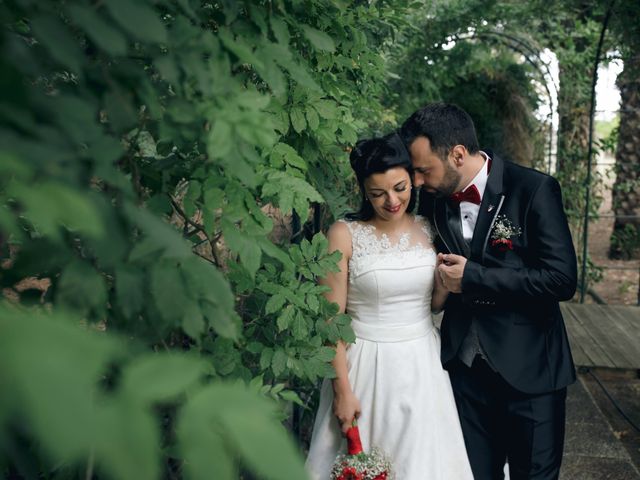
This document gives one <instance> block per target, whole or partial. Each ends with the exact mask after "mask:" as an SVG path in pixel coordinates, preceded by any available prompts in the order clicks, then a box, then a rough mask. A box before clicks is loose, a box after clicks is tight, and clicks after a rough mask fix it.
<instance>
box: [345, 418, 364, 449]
mask: <svg viewBox="0 0 640 480" xmlns="http://www.w3.org/2000/svg"><path fill="white" fill-rule="evenodd" d="M362 451H363V449H362V441H361V440H360V430H358V424H357V422H356V421H355V420H354V421H353V423H352V424H351V427H349V430H347V452H348V453H349V455H358V454H359V453H362Z"/></svg>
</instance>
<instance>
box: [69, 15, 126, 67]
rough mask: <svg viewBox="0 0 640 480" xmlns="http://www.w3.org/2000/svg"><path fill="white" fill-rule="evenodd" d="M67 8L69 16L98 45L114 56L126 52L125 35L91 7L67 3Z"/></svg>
mask: <svg viewBox="0 0 640 480" xmlns="http://www.w3.org/2000/svg"><path fill="white" fill-rule="evenodd" d="M67 8H68V10H69V14H70V15H71V18H72V19H73V20H74V21H75V22H76V23H77V24H78V26H79V27H80V28H82V29H83V30H84V31H85V32H86V33H87V35H88V36H89V38H91V40H93V41H94V42H95V44H96V45H98V47H100V48H101V49H102V50H104V51H105V52H107V53H110V54H112V55H116V56H120V55H124V54H126V53H127V40H126V39H125V37H124V36H123V35H122V34H121V33H120V32H119V31H118V30H117V29H115V28H113V26H111V25H110V24H109V23H108V22H107V21H105V20H104V19H103V18H102V17H100V16H99V15H97V14H96V12H95V10H94V9H93V8H89V7H85V6H81V5H69V6H68V7H67Z"/></svg>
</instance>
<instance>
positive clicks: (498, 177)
mask: <svg viewBox="0 0 640 480" xmlns="http://www.w3.org/2000/svg"><path fill="white" fill-rule="evenodd" d="M503 173H504V163H503V162H502V160H501V159H500V158H498V157H493V158H492V160H491V171H490V172H489V177H488V178H487V185H486V187H485V190H484V195H483V196H482V203H481V204H480V211H479V212H478V220H477V221H476V226H475V228H474V230H473V237H472V238H471V258H473V259H478V260H479V261H480V262H481V263H482V262H483V261H484V252H485V250H486V248H487V242H488V241H489V234H490V232H491V228H492V227H493V224H494V223H495V220H496V217H497V216H498V213H499V212H500V210H501V208H502V203H503V202H504V198H505V196H504V194H503V193H502V192H503V184H502V182H503Z"/></svg>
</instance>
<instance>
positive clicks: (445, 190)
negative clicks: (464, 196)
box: [423, 161, 462, 198]
mask: <svg viewBox="0 0 640 480" xmlns="http://www.w3.org/2000/svg"><path fill="white" fill-rule="evenodd" d="M444 166H445V170H444V176H443V177H442V181H441V182H440V184H439V185H438V186H436V187H434V188H432V189H429V190H431V192H430V193H431V194H432V195H434V196H435V197H436V198H446V197H450V196H451V195H453V194H454V193H456V192H457V191H458V189H459V187H458V186H459V185H460V179H461V178H462V174H461V173H460V172H458V171H457V170H456V169H455V168H453V167H452V166H451V164H450V163H449V162H446V161H445V162H444ZM423 188H424V186H423ZM460 188H462V187H460ZM425 190H427V189H425ZM429 190H427V191H429Z"/></svg>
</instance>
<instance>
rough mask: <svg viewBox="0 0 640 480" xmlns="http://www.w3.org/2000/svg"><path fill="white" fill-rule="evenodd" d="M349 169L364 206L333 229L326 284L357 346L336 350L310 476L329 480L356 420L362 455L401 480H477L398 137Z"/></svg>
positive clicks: (370, 148) (439, 295)
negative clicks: (376, 457) (331, 269)
mask: <svg viewBox="0 0 640 480" xmlns="http://www.w3.org/2000/svg"><path fill="white" fill-rule="evenodd" d="M351 166H352V168H353V169H354V171H355V174H356V177H357V179H358V183H359V185H360V190H361V192H362V205H361V207H360V210H359V211H358V212H357V213H354V214H351V215H348V216H347V218H348V219H347V220H343V221H338V222H336V223H335V224H334V225H333V226H332V227H331V228H330V229H329V232H328V239H329V249H330V251H333V250H340V252H342V260H341V261H340V263H339V267H340V272H338V273H334V274H329V275H328V276H327V278H326V279H325V280H324V283H325V284H326V285H328V286H329V287H330V288H331V291H330V292H328V293H327V298H328V299H329V300H331V301H333V302H336V303H337V304H338V305H339V306H340V309H341V311H345V310H346V312H347V313H348V314H349V315H350V316H351V318H352V327H353V330H354V332H355V334H356V342H355V343H354V344H352V345H345V344H343V343H339V344H338V345H337V346H336V355H335V358H334V360H333V366H334V368H335V371H336V378H334V379H332V380H325V381H324V383H323V385H322V390H321V392H320V404H319V407H318V412H317V415H316V420H315V425H314V428H313V434H312V438H311V445H310V448H309V456H308V458H307V464H306V466H307V469H308V471H309V472H310V473H311V476H312V478H314V479H317V480H328V479H329V476H330V470H331V466H332V465H333V462H334V460H335V458H336V456H337V455H338V454H341V453H345V452H346V441H345V440H344V432H346V430H347V429H348V428H349V427H350V426H351V423H352V421H353V420H354V419H358V426H359V429H360V435H361V438H362V443H363V447H364V450H365V451H369V450H370V449H371V448H372V447H378V448H380V449H381V450H382V451H383V452H385V453H386V454H387V455H388V456H389V458H390V459H391V461H392V464H393V466H394V472H395V475H396V478H397V479H398V480H425V479H429V480H437V479H441V480H459V479H465V480H466V479H472V478H473V476H472V474H471V469H470V467H469V462H468V460H467V453H466V450H465V445H464V440H463V437H462V431H461V429H460V422H459V420H458V414H457V412H456V407H455V402H454V398H453V393H452V390H451V385H450V383H449V376H448V374H447V372H446V371H445V370H443V369H442V366H441V364H440V334H439V332H438V330H437V329H436V328H435V326H434V324H433V322H432V318H431V311H432V310H433V311H438V310H440V309H441V308H442V306H443V305H444V301H445V299H446V295H447V293H446V291H445V289H444V288H443V286H442V285H441V284H440V280H439V278H438V275H435V274H434V273H435V268H436V253H435V251H434V250H433V247H432V245H433V237H432V235H433V234H432V232H431V228H430V226H429V225H428V224H427V221H426V220H425V219H423V218H422V217H419V216H414V215H413V214H411V213H409V212H411V211H412V209H413V207H414V205H415V200H416V196H415V192H414V190H413V189H412V183H411V161H410V159H409V155H408V152H407V150H406V148H405V147H404V145H403V143H402V141H401V139H400V138H399V137H398V135H397V134H395V133H394V134H390V135H387V136H385V137H383V138H375V139H371V140H364V141H360V142H358V144H357V145H356V147H355V148H354V150H353V151H352V152H351Z"/></svg>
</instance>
